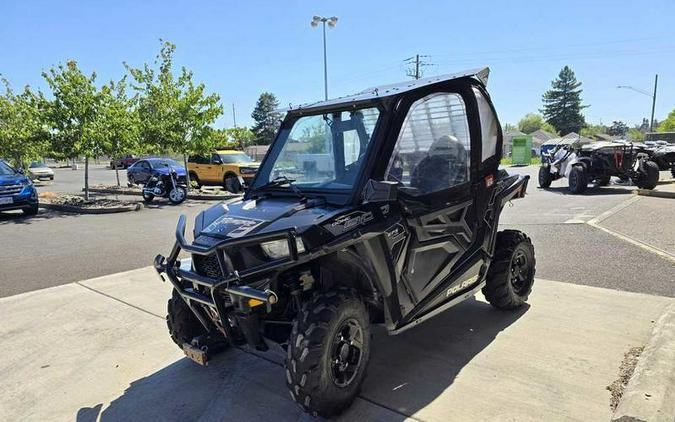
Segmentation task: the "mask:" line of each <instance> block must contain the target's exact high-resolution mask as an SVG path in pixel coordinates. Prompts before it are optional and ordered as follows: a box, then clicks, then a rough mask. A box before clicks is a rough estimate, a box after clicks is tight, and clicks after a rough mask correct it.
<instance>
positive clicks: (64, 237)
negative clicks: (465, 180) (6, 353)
mask: <svg viewBox="0 0 675 422" xmlns="http://www.w3.org/2000/svg"><path fill="white" fill-rule="evenodd" d="M537 170H538V168H537V167H536V166H530V167H518V168H509V171H511V172H519V173H525V174H529V175H531V176H532V179H531V180H530V184H529V187H528V195H527V196H526V197H525V198H524V199H522V200H516V201H514V202H513V206H512V207H511V206H508V207H507V208H506V209H505V210H504V212H503V214H502V219H501V226H502V227H504V228H507V227H513V228H518V229H520V230H523V231H525V232H526V233H528V235H529V236H530V237H531V238H532V239H533V242H534V245H535V250H536V255H537V276H538V277H543V278H546V279H551V280H557V281H562V282H568V283H575V284H584V285H590V286H597V287H606V288H610V289H617V290H625V291H631V292H641V293H650V294H656V295H663V296H670V297H675V264H674V263H673V261H672V260H668V259H664V258H663V257H662V256H659V255H657V254H655V253H653V251H650V250H648V249H645V248H640V247H637V246H635V245H634V244H631V243H628V242H626V241H625V240H622V239H620V238H617V237H616V236H613V235H611V234H609V233H607V232H604V231H602V230H600V229H598V228H596V227H593V226H591V225H589V224H587V223H588V222H589V221H590V220H592V219H594V218H596V217H598V216H600V215H603V213H606V212H608V211H611V210H613V209H615V208H617V207H619V208H620V207H622V204H624V203H627V202H630V201H631V200H633V198H635V195H634V193H633V190H634V188H633V187H626V186H609V187H604V188H593V189H589V190H588V193H587V194H585V195H570V194H568V193H567V190H566V185H565V183H564V181H558V182H554V184H553V186H552V188H551V189H550V190H542V189H539V188H538V187H537V181H536V172H537ZM55 172H56V177H55V180H54V182H46V183H42V184H41V185H40V186H39V188H38V189H39V191H41V192H44V191H54V192H78V191H80V190H81V187H82V183H83V182H82V180H83V177H84V171H83V170H82V169H80V170H76V171H73V170H71V169H67V168H66V169H56V170H55ZM120 175H121V178H123V177H124V172H123V171H121V172H120ZM90 177H91V181H90V183H91V184H92V185H93V184H97V183H107V184H113V183H115V172H114V171H113V170H110V169H107V168H105V167H103V166H95V165H94V166H92V168H91V171H90ZM662 177H663V178H666V177H668V175H667V174H666V173H665V172H663V173H662ZM129 198H134V197H129ZM135 199H138V198H137V197H135ZM214 203H215V202H197V201H187V202H185V203H184V204H182V205H179V206H170V205H168V204H166V203H159V204H158V205H154V206H152V207H151V208H146V209H144V210H142V211H140V212H130V213H122V214H109V215H74V214H62V213H56V212H51V211H47V210H40V213H39V214H38V215H37V216H36V217H32V218H26V217H23V216H22V215H21V214H20V213H0V234H2V236H3V238H5V239H11V247H9V248H5V251H4V252H3V254H2V258H1V259H2V261H0V273H1V274H3V278H4V280H6V281H5V282H4V283H2V284H0V297H4V296H10V295H13V294H17V293H22V292H27V291H32V290H36V289H40V288H45V287H52V286H57V285H61V284H65V283H69V282H73V281H78V280H83V279H87V278H92V277H98V276H103V275H107V274H111V273H116V272H121V271H126V270H131V269H135V268H141V267H145V266H147V265H150V264H151V263H152V259H153V258H154V256H155V255H156V254H158V253H163V254H165V253H167V252H168V251H169V250H170V248H171V245H172V243H173V239H174V238H173V235H174V234H173V233H174V228H175V224H176V222H177V220H178V216H179V215H180V214H186V215H187V217H188V224H190V222H191V221H192V220H193V218H194V216H196V215H197V214H198V213H199V212H200V211H201V210H203V209H205V208H206V207H209V206H211V205H213V204H214ZM674 203H675V201H674V200H672V199H664V198H649V197H640V198H639V200H637V201H634V200H633V202H631V203H630V204H629V205H628V206H625V207H624V208H622V209H620V210H618V211H617V212H615V213H613V214H612V215H611V216H610V217H609V218H606V219H605V220H604V221H603V222H602V223H601V224H602V225H603V226H606V227H608V228H610V229H611V230H613V231H616V232H619V233H622V234H624V235H626V236H631V237H633V238H635V239H638V240H640V241H641V242H644V243H646V244H648V245H653V246H655V247H656V248H659V249H661V250H663V251H666V252H668V251H670V252H669V253H670V254H675V225H673V224H672V221H673V209H674V208H673V205H674ZM188 230H189V228H188Z"/></svg>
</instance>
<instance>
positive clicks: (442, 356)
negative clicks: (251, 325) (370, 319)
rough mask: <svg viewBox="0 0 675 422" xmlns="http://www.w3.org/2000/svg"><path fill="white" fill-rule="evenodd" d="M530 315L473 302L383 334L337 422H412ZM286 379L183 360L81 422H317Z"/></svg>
mask: <svg viewBox="0 0 675 422" xmlns="http://www.w3.org/2000/svg"><path fill="white" fill-rule="evenodd" d="M527 309H528V307H527V305H526V306H524V307H523V308H521V309H519V310H516V311H513V312H502V311H498V310H495V309H493V308H492V307H491V306H490V305H488V304H486V303H484V302H479V301H477V300H475V299H473V300H468V301H467V302H465V303H463V304H460V305H458V306H456V307H454V308H452V309H450V310H448V311H447V312H445V313H443V314H441V315H439V316H437V317H436V318H433V319H431V320H430V321H428V322H425V323H424V324H421V325H420V326H419V327H417V328H413V329H411V330H410V331H406V332H404V333H402V334H400V335H398V336H389V335H387V334H386V332H385V330H384V329H383V328H382V327H376V329H375V330H374V331H375V333H374V336H373V351H372V357H371V361H370V364H369V368H368V375H367V377H366V380H365V383H364V385H363V388H362V390H361V393H360V395H359V397H360V398H359V399H357V401H356V402H355V403H354V405H352V407H350V408H349V409H348V410H347V411H346V412H345V413H344V414H343V415H341V416H340V417H339V418H338V419H339V420H345V421H347V420H381V421H403V420H405V419H406V415H412V414H414V413H415V412H417V411H419V410H421V409H423V408H424V407H426V406H427V405H428V404H429V403H431V402H433V401H434V400H436V399H438V398H439V396H440V395H441V394H443V393H444V392H445V391H446V390H448V387H450V386H451V385H452V384H453V382H455V380H456V378H457V376H458V374H459V373H460V371H462V369H463V368H464V367H465V366H466V365H467V364H469V363H470V362H471V360H472V359H473V358H474V357H475V356H477V355H478V354H479V353H481V352H482V351H483V350H484V349H485V348H486V347H487V346H489V345H490V343H492V341H493V340H494V339H495V338H496V337H497V335H498V334H499V333H500V332H501V331H503V330H504V329H505V328H507V327H508V326H509V325H511V324H512V323H513V322H515V321H516V320H518V318H520V317H521V316H522V315H523V314H524V313H525V312H527ZM167 341H169V340H168V336H167ZM271 359H275V357H274V356H272V357H271ZM284 379H285V376H284V370H283V368H282V367H281V366H280V365H279V364H275V363H272V362H270V361H269V360H265V359H261V358H260V357H257V356H254V355H253V354H250V353H243V352H241V351H239V350H227V351H225V352H224V353H222V354H220V355H218V356H217V357H215V358H214V359H213V360H212V361H211V362H210V363H209V366H208V367H206V368H203V367H199V366H197V365H196V364H194V363H192V362H191V361H189V360H188V359H179V360H177V361H176V362H174V363H173V364H171V365H168V366H166V367H164V368H163V369H161V370H159V371H157V372H155V373H154V374H152V375H149V376H147V377H145V378H141V379H138V380H136V381H133V382H132V383H131V385H130V386H129V387H128V388H127V389H126V391H125V392H124V394H123V395H122V396H120V397H118V398H116V399H115V400H113V401H112V402H111V403H110V405H109V406H107V407H106V408H105V409H104V410H103V411H102V412H101V408H102V404H97V405H94V406H92V407H84V408H82V409H80V410H79V411H78V413H77V421H78V422H89V421H93V420H97V419H96V418H97V417H99V416H100V420H101V421H119V420H124V421H135V420H138V421H145V420H169V421H182V420H197V419H199V420H202V421H210V420H237V421H241V422H244V421H251V420H272V419H273V420H275V421H298V420H307V421H309V420H314V419H313V418H311V417H310V416H308V415H306V414H304V413H302V412H301V411H300V410H299V408H298V407H297V406H296V405H295V403H293V401H292V400H291V399H290V396H289V395H288V392H287V390H286V385H285V382H284ZM468 382H471V380H469V381H468ZM446 394H447V393H446ZM373 404H375V405H379V406H381V407H377V406H374V405H373ZM99 413H100V414H99ZM271 415H274V416H273V418H270V416H271Z"/></svg>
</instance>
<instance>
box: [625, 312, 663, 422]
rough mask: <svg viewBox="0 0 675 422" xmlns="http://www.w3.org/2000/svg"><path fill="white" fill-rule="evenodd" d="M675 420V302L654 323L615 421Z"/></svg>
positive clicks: (655, 421)
mask: <svg viewBox="0 0 675 422" xmlns="http://www.w3.org/2000/svg"><path fill="white" fill-rule="evenodd" d="M637 421H654V422H657V421H675V303H672V304H670V305H669V306H668V307H667V308H666V310H665V311H664V312H663V314H662V315H661V317H659V320H658V321H656V324H655V325H654V330H653V331H652V336H651V339H650V340H649V343H648V344H647V346H646V347H645V350H644V351H643V352H642V355H641V356H640V359H639V361H638V363H637V366H636V367H635V370H634V372H633V376H632V377H631V378H630V381H628V385H627V386H626V390H625V391H624V393H623V396H622V397H621V401H620V402H619V406H618V407H617V408H616V410H615V411H614V415H612V422H637Z"/></svg>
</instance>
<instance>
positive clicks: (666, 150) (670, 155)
mask: <svg viewBox="0 0 675 422" xmlns="http://www.w3.org/2000/svg"><path fill="white" fill-rule="evenodd" d="M650 158H651V160H652V161H654V162H655V163H656V165H658V166H659V170H662V171H665V170H670V174H671V175H672V176H673V178H675V145H672V144H671V145H659V146H658V147H656V148H654V152H653V153H652V155H651V157H650Z"/></svg>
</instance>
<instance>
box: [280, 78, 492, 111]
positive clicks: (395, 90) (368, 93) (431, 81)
mask: <svg viewBox="0 0 675 422" xmlns="http://www.w3.org/2000/svg"><path fill="white" fill-rule="evenodd" d="M489 74H490V69H489V68H488V67H483V68H477V69H470V70H465V71H462V72H457V73H448V74H445V75H438V76H430V77H428V78H421V79H417V80H413V81H404V82H398V83H394V84H390V85H382V86H376V87H372V88H368V89H365V90H363V91H361V92H358V93H356V94H352V95H347V96H344V97H338V98H333V99H330V100H327V101H318V102H315V103H307V104H301V105H299V106H295V107H293V106H290V107H289V108H287V109H285V110H283V111H286V112H298V111H312V110H319V109H323V108H330V107H333V106H337V105H343V104H350V103H360V102H365V101H368V100H373V99H376V98H386V97H391V96H393V95H398V94H401V93H404V92H408V91H412V90H415V89H418V88H421V87H425V86H429V85H435V84H440V83H443V82H447V81H451V80H454V79H461V78H476V79H478V80H479V81H480V82H481V83H482V84H483V85H487V81H488V76H489Z"/></svg>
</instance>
